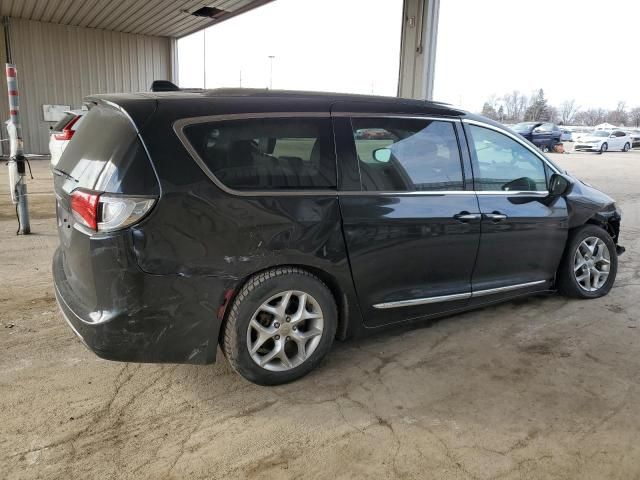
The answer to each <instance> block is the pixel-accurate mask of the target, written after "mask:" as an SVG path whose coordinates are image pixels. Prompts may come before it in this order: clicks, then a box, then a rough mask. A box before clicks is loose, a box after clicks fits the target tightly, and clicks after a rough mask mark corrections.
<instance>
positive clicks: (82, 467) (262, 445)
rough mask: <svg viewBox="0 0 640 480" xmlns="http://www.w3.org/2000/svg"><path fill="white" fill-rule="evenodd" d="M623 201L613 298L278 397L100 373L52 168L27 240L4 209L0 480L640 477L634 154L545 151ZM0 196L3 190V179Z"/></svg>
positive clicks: (473, 319)
mask: <svg viewBox="0 0 640 480" xmlns="http://www.w3.org/2000/svg"><path fill="white" fill-rule="evenodd" d="M553 158H554V159H555V160H557V161H558V162H559V163H561V164H562V165H563V166H564V167H566V168H568V169H569V170H570V171H572V172H574V173H576V174H578V175H579V176H581V177H582V178H583V179H584V180H586V181H588V182H590V183H593V184H594V185H596V186H599V187H600V188H602V189H604V190H605V191H607V192H609V193H610V194H612V195H613V196H614V197H615V198H616V199H617V200H618V201H619V203H620V204H621V205H622V208H623V210H624V213H625V218H624V220H623V231H622V243H623V244H624V245H625V246H626V247H627V253H626V254H625V255H624V256H623V257H621V262H620V271H619V273H618V280H617V283H616V287H615V288H614V289H613V290H612V291H611V293H610V294H609V295H608V296H607V297H605V298H602V299H599V300H594V301H588V302H586V301H575V300H568V299H565V298H562V297H559V296H547V297H537V298H529V299H524V300H518V301H513V302H509V303H505V304H502V305H499V306H495V307H491V308H486V309H483V310H478V311H475V312H470V313H466V314H463V315H458V316H455V317H450V318H446V319H442V320H439V321H437V322H431V323H430V324H424V325H421V326H415V327H411V328H408V327H403V328H399V329H397V330H394V331H391V332H387V333H383V334H380V335H377V336H375V337H372V338H368V339H364V340H357V341H349V342H345V343H337V344H336V345H335V348H334V349H333V350H332V352H331V353H330V354H329V356H328V358H327V359H326V360H325V361H324V362H323V364H322V365H321V367H320V368H319V369H318V370H317V371H316V372H314V373H313V374H311V375H309V376H308V377H306V378H304V379H302V380H300V381H298V382H296V383H293V384H290V385H285V386H281V387H275V388H264V387H258V386H255V385H252V384H249V383H247V382H245V381H244V380H242V379H241V378H240V377H238V376H237V375H236V374H234V373H233V372H232V371H231V370H230V369H229V367H228V365H227V364H226V362H225V360H224V358H223V357H222V356H220V357H219V359H220V360H219V363H218V364H216V365H213V366H205V367H198V366H185V365H136V364H120V363H112V362H108V361H104V360H100V359H98V358H97V357H95V356H94V355H93V354H92V353H90V352H89V351H87V350H86V349H85V348H84V347H83V346H82V345H81V344H80V343H79V342H78V341H77V340H76V339H75V338H74V336H73V334H72V333H71V331H70V330H69V329H68V327H67V326H66V324H65V323H64V321H63V319H62V317H61V315H60V314H59V312H58V309H57V307H56V305H55V300H54V297H53V290H52V284H51V276H50V259H51V255H52V252H53V249H54V248H55V245H56V243H57V237H56V233H55V222H54V218H53V217H54V208H53V197H52V196H51V195H50V187H49V185H50V182H51V179H50V174H49V172H48V168H47V165H46V164H45V163H37V162H32V165H33V167H34V174H35V175H36V180H35V181H31V182H30V183H29V190H30V192H33V193H36V194H37V195H33V196H32V197H31V198H30V202H31V208H32V213H33V221H32V223H33V231H34V232H35V234H34V235H32V236H29V237H24V238H20V237H15V235H14V232H15V226H16V223H15V219H14V216H13V215H14V211H13V207H12V206H11V205H10V204H9V203H8V198H7V195H6V192H4V191H3V192H2V195H0V225H1V227H2V228H0V236H1V239H2V244H3V247H4V248H3V249H2V251H0V257H2V279H3V281H4V282H3V287H4V288H3V289H2V291H1V293H0V349H1V350H0V351H2V355H1V356H0V477H1V478H8V479H32V478H47V479H51V478H65V479H67V478H100V479H139V478H153V479H158V478H164V479H179V478H189V479H199V478H202V479H205V478H207V479H209V478H220V479H223V478H224V479H233V478H258V479H260V478H264V479H267V478H314V479H315V478H321V479H322V478H326V479H332V480H333V479H342V478H362V479H365V478H366V479H371V478H374V479H375V478H380V479H382V478H437V479H459V478H472V479H517V478H526V479H538V478H540V479H542V478H554V479H556V478H580V479H602V478H608V479H615V478H619V479H629V478H640V410H639V409H638V408H637V405H638V403H640V387H639V381H638V380H639V376H640V373H639V372H640V342H639V338H638V335H640V325H639V320H640V319H639V317H640V315H639V313H640V307H638V303H637V298H638V296H639V295H640V254H639V253H638V251H639V250H640V239H639V236H640V214H639V213H638V212H640V208H639V207H640V187H639V185H640V152H632V153H629V154H620V153H609V154H605V155H602V156H598V155H589V154H572V155H564V156H560V155H554V156H553ZM1 173H2V174H1V175H0V177H2V178H0V185H6V183H7V182H6V177H5V176H4V175H6V173H5V170H2V171H1Z"/></svg>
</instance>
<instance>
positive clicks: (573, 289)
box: [557, 225, 618, 298]
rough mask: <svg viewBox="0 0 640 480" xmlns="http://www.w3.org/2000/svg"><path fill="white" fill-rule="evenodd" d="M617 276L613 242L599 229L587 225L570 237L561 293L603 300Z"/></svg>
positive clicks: (560, 277) (561, 272)
mask: <svg viewBox="0 0 640 480" xmlns="http://www.w3.org/2000/svg"><path fill="white" fill-rule="evenodd" d="M617 272H618V255H617V253H616V245H615V243H614V242H613V239H612V238H611V237H610V236H609V234H608V233H607V232H606V231H605V230H603V229H602V228H600V227H598V226H596V225H583V226H582V227H579V228H577V229H575V230H574V231H573V232H572V233H571V235H570V236H569V240H568V242H567V247H566V249H565V252H564V255H563V257H562V260H561V262H560V267H559V269H558V276H557V287H558V291H559V292H560V293H561V294H563V295H566V296H568V297H574V298H598V297H602V296H604V295H606V294H607V293H609V290H611V287H612V286H613V282H614V281H615V279H616V274H617Z"/></svg>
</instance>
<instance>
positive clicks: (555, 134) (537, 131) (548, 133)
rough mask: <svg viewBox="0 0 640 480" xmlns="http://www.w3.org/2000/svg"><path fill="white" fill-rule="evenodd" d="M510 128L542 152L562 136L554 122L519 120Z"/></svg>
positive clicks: (547, 150)
mask: <svg viewBox="0 0 640 480" xmlns="http://www.w3.org/2000/svg"><path fill="white" fill-rule="evenodd" d="M512 128H513V130H514V131H515V132H517V133H518V134H520V135H522V136H523V137H524V138H526V139H527V140H529V141H530V142H531V143H533V144H534V145H535V146H536V147H538V148H540V149H541V150H542V151H543V152H549V151H551V150H552V149H553V146H554V145H556V144H557V143H560V139H561V137H562V131H561V130H560V128H559V127H558V126H557V125H556V124H555V123H549V122H521V123H518V124H516V125H514V126H513V127H512Z"/></svg>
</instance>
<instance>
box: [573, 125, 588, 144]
mask: <svg viewBox="0 0 640 480" xmlns="http://www.w3.org/2000/svg"><path fill="white" fill-rule="evenodd" d="M591 132H593V130H587V129H585V128H578V129H574V130H572V131H571V141H572V142H577V141H579V140H580V138H582V137H584V136H585V135H590V134H591Z"/></svg>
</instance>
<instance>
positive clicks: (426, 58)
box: [398, 0, 440, 100]
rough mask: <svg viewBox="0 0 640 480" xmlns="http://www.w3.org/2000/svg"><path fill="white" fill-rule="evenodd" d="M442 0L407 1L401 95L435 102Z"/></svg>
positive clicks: (400, 75) (400, 83)
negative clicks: (435, 78) (434, 86)
mask: <svg viewBox="0 0 640 480" xmlns="http://www.w3.org/2000/svg"><path fill="white" fill-rule="evenodd" d="M439 14H440V0H404V7H403V23H402V41H401V46H400V73H399V79H398V96H400V97H406V98H417V99H421V100H432V99H433V79H434V76H435V63H436V44H437V38H438V17H439Z"/></svg>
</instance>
